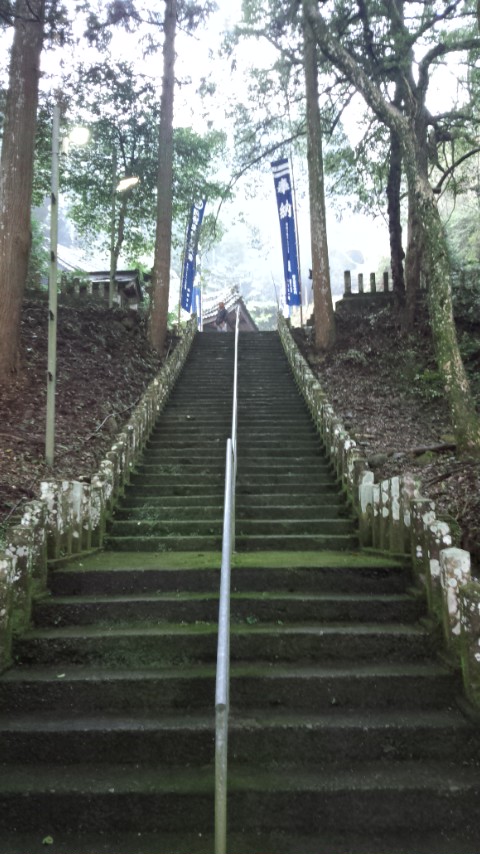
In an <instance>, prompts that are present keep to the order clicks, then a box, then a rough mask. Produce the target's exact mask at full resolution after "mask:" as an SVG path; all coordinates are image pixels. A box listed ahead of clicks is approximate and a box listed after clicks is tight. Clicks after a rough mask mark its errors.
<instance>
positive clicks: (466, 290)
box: [452, 267, 480, 325]
mask: <svg viewBox="0 0 480 854" xmlns="http://www.w3.org/2000/svg"><path fill="white" fill-rule="evenodd" d="M452 299H453V310H454V315H455V319H456V320H457V321H461V322H462V323H464V324H465V323H467V324H472V325H478V324H479V323H480V267H470V268H464V269H462V270H458V271H456V272H455V273H454V275H453V276H452Z"/></svg>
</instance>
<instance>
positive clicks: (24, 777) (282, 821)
mask: <svg viewBox="0 0 480 854" xmlns="http://www.w3.org/2000/svg"><path fill="white" fill-rule="evenodd" d="M229 790H230V791H229V827H230V829H231V830H232V831H235V830H236V831H243V830H244V828H246V827H248V828H249V832H252V831H253V830H257V831H259V832H268V831H269V830H274V831H278V830H281V829H284V830H287V831H289V832H292V830H293V829H295V830H296V831H298V832H303V833H312V834H316V835H317V838H318V834H321V833H322V831H323V829H324V828H330V829H332V830H338V817H339V815H341V816H342V827H343V828H345V829H347V830H350V831H355V832H359V831H362V832H363V833H366V832H370V833H372V832H376V831H378V830H380V831H381V830H383V829H389V830H390V831H391V830H392V829H393V828H398V829H399V830H402V829H403V828H404V827H405V826H408V827H409V829H410V830H416V831H417V832H420V833H423V832H424V831H425V830H438V829H439V828H444V829H445V830H446V831H451V830H453V829H454V828H457V829H459V828H461V827H464V826H465V821H466V817H468V819H469V820H470V822H471V823H472V824H475V823H477V824H478V818H479V815H480V807H479V796H480V781H479V775H478V770H477V769H476V768H471V767H461V766H460V767H452V765H451V764H449V763H448V762H435V761H434V760H431V761H429V762H421V763H420V762H415V761H405V762H393V761H392V762H389V763H385V761H372V762H364V763H357V764H355V765H354V766H353V767H352V766H351V765H350V764H346V765H345V766H341V765H339V766H338V767H335V769H332V771H331V772H330V773H329V774H328V775H327V774H325V773H324V769H323V768H322V767H319V768H318V769H314V768H312V769H308V770H307V771H302V770H299V769H297V767H293V768H280V769H278V770H269V769H266V770H263V769H262V770H259V769H257V768H256V767H248V766H247V767H241V766H236V765H235V764H233V763H232V764H231V765H230V768H229ZM26 803H28V809H27V810H26V809H25V804H26ZM253 804H254V805H255V809H252V805H253ZM212 811H213V766H212V765H210V766H207V767H204V768H202V769H195V770H193V769H191V768H186V769H184V768H179V767H176V766H174V767H172V766H169V767H167V768H159V767H158V766H155V765H153V764H145V765H140V766H139V768H138V769H137V770H136V773H132V767H131V765H125V764H124V765H121V764H109V765H107V766H105V765H98V764H95V765H93V764H82V765H80V764H76V765H72V766H65V765H64V764H59V765H47V766H43V767H42V768H35V771H34V773H33V772H32V767H31V765H28V764H27V765H16V766H12V765H3V766H1V779H0V828H2V829H5V830H7V831H8V832H10V833H11V832H12V831H14V830H16V829H17V830H20V831H22V832H25V831H26V830H37V832H40V831H41V829H42V830H43V832H45V831H44V828H45V824H46V823H47V824H48V825H49V826H50V827H55V828H57V832H58V831H59V830H62V829H64V830H69V831H70V832H72V831H74V830H75V829H76V831H77V832H80V833H81V832H83V831H84V830H88V831H89V832H92V831H94V830H104V829H105V827H106V826H109V825H111V826H114V827H115V828H116V829H117V830H128V831H130V832H134V831H135V830H137V832H138V827H141V828H142V829H143V830H144V831H157V830H160V831H180V830H182V831H187V830H188V831H195V832H196V833H203V832H211V821H212Z"/></svg>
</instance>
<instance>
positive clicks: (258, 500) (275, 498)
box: [115, 489, 345, 518]
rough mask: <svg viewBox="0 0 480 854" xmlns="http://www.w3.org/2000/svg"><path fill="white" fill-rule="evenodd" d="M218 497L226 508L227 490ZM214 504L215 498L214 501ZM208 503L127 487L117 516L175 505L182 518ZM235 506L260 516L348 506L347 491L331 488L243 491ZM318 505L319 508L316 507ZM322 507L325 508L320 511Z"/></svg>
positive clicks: (171, 507)
mask: <svg viewBox="0 0 480 854" xmlns="http://www.w3.org/2000/svg"><path fill="white" fill-rule="evenodd" d="M214 496H217V497H218V498H219V501H218V504H216V505H215V506H219V507H220V506H221V507H222V508H223V492H222V493H220V491H218V492H216V493H213V495H212V498H213V497H214ZM212 504H213V500H212ZM199 505H200V506H202V507H203V506H204V507H205V508H208V507H209V506H210V502H209V501H208V496H207V498H206V497H205V495H204V494H202V495H197V496H195V495H191V496H188V502H187V501H186V496H182V495H170V496H169V497H168V504H167V499H166V497H165V496H162V495H158V496H155V495H150V496H148V495H147V496H145V495H143V496H141V495H133V494H132V490H131V489H128V490H127V495H126V497H125V498H124V499H123V500H122V503H121V505H120V507H119V509H118V510H116V511H115V516H116V517H117V516H120V518H121V515H122V513H123V511H124V510H126V511H128V510H129V509H131V510H133V511H134V510H135V509H136V508H141V507H145V508H146V509H147V510H148V509H149V508H151V509H152V510H153V509H154V508H155V507H164V508H165V509H166V510H167V509H168V510H169V511H170V510H171V512H172V513H173V512H175V507H176V508H178V509H177V511H176V512H178V514H179V516H180V517H181V516H182V514H183V510H185V513H187V512H188V510H189V508H195V507H198V506H199ZM235 507H236V511H237V513H241V512H244V513H245V514H248V515H250V514H251V513H255V512H257V511H258V515H262V512H265V511H264V510H262V508H272V509H274V510H276V511H278V512H279V513H280V512H289V511H291V510H292V508H293V509H297V508H298V509H300V510H302V512H305V513H308V512H310V510H311V511H312V513H313V512H316V513H317V514H320V515H323V514H324V513H328V512H329V511H331V512H332V513H333V512H337V510H338V512H340V514H341V515H343V511H344V508H345V499H344V497H343V494H342V493H341V492H340V491H338V493H337V495H335V493H332V492H331V491H329V492H328V493H324V494H322V493H321V492H309V493H307V494H305V493H303V492H300V493H292V492H288V493H285V492H281V493H276V492H272V493H270V494H264V495H248V494H245V493H243V494H239V495H237V498H236V501H235ZM315 508H317V509H316V510H315ZM320 508H322V509H321V510H320Z"/></svg>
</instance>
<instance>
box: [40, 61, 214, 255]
mask: <svg viewBox="0 0 480 854" xmlns="http://www.w3.org/2000/svg"><path fill="white" fill-rule="evenodd" d="M70 90H71V91H70V94H71V101H72V106H71V109H70V114H71V115H72V120H71V124H72V125H74V124H81V125H86V126H88V127H89V129H90V132H91V139H90V142H89V144H88V145H86V146H84V147H82V148H77V149H75V148H73V147H72V148H71V149H70V152H69V153H68V156H67V157H64V158H63V161H62V169H61V178H62V189H63V192H64V194H65V196H66V198H68V200H69V202H70V216H71V218H72V219H73V221H74V223H75V225H76V228H77V230H78V232H79V234H80V235H81V236H82V238H83V239H84V241H85V242H86V243H88V244H90V245H95V246H96V247H97V248H100V249H103V250H106V251H108V250H109V248H110V240H111V218H112V213H111V212H112V189H113V180H114V176H113V156H114V152H116V156H117V178H121V177H124V176H132V175H135V176H137V177H138V178H139V179H140V181H139V183H138V184H137V185H136V186H135V187H132V188H130V189H129V190H127V191H126V192H125V193H121V194H120V193H119V194H117V197H116V209H117V217H116V222H115V238H116V244H117V249H118V251H120V248H121V247H122V245H123V251H124V253H125V255H126V256H127V258H128V259H132V260H133V259H135V258H138V257H142V256H144V255H146V254H149V253H151V252H152V250H153V246H154V239H155V220H156V204H155V198H156V184H157V171H158V121H159V103H158V93H157V91H156V89H155V86H154V84H153V83H152V82H151V81H150V80H147V79H145V78H143V77H141V76H139V75H136V73H135V70H134V67H133V65H131V64H128V63H124V62H122V63H103V64H99V65H96V66H93V67H91V68H80V69H79V72H78V76H77V77H76V78H75V79H74V80H71V82H70ZM40 127H41V129H42V127H43V125H41V126H40ZM40 132H42V131H41V130H40ZM42 140H43V134H42V135H41V137H40V143H42ZM174 146H175V152H174V198H173V213H174V219H176V220H177V222H178V230H177V231H178V234H177V237H178V241H179V242H182V241H183V236H184V227H185V225H184V224H185V221H186V219H187V216H188V212H189V210H190V206H191V204H192V202H193V201H194V200H195V199H197V198H200V197H203V196H206V197H207V198H208V199H209V200H210V201H211V202H214V201H215V199H218V198H222V197H223V196H225V195H226V194H227V189H226V187H225V185H224V184H222V183H221V182H219V181H217V180H215V178H214V177H213V175H214V174H215V172H216V170H217V164H218V162H219V161H220V160H221V158H222V157H223V156H224V147H225V135H224V134H223V133H222V132H220V131H214V130H212V131H210V132H209V133H208V134H206V135H204V136H200V135H199V134H197V133H195V132H194V131H193V130H192V129H191V128H177V129H176V130H175V133H174ZM40 150H41V151H42V152H43V157H39V159H38V161H37V169H36V181H37V186H38V195H40V194H41V192H42V191H45V177H46V175H47V173H48V169H49V157H48V155H47V154H46V153H45V151H44V147H43V144H39V151H40Z"/></svg>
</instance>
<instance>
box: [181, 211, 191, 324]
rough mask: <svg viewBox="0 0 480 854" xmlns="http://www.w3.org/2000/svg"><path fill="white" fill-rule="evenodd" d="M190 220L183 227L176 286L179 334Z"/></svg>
mask: <svg viewBox="0 0 480 854" xmlns="http://www.w3.org/2000/svg"><path fill="white" fill-rule="evenodd" d="M189 222H190V220H189V219H187V224H186V226H185V240H184V242H183V255H182V268H181V271H180V282H179V285H178V331H179V332H180V323H181V317H182V284H183V275H184V272H185V260H186V257H187V239H188V227H189Z"/></svg>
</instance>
